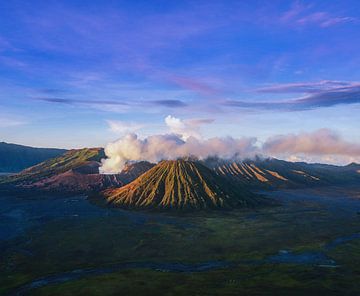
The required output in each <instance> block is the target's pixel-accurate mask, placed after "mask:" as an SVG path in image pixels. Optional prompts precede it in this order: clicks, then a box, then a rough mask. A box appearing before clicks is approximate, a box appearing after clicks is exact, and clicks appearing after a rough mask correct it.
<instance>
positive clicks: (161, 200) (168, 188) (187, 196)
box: [102, 160, 267, 209]
mask: <svg viewBox="0 0 360 296" xmlns="http://www.w3.org/2000/svg"><path fill="white" fill-rule="evenodd" d="M102 197H103V198H104V199H105V201H106V202H107V203H108V204H110V205H113V206H118V207H124V208H140V209H141V208H144V209H146V208H152V209H208V208H209V209H211V208H238V207H255V206H259V205H262V204H264V203H266V202H267V201H266V199H264V198H262V197H260V196H257V195H255V194H253V193H251V192H249V191H247V190H246V189H245V188H244V187H243V186H240V185H239V184H233V183H231V182H229V181H228V180H227V179H225V178H223V177H221V176H219V175H217V174H216V173H215V172H214V171H213V170H211V169H209V168H208V167H206V166H204V165H202V164H201V163H199V162H196V161H187V160H171V161H170V160H169V161H161V162H160V163H158V164H157V165H156V166H154V167H153V168H151V169H150V170H149V171H147V172H145V173H144V174H142V175H141V176H140V177H138V178H137V179H136V180H134V181H133V182H131V183H129V184H127V185H126V186H123V187H120V188H115V189H108V190H105V191H103V192H102Z"/></svg>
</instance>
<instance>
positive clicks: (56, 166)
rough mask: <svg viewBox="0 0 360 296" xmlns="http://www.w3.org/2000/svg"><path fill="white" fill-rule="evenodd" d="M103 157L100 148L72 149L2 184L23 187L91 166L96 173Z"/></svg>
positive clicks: (11, 177) (9, 178) (102, 151)
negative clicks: (14, 184) (71, 170)
mask: <svg viewBox="0 0 360 296" xmlns="http://www.w3.org/2000/svg"><path fill="white" fill-rule="evenodd" d="M104 157H105V154H104V150H103V149H102V148H84V149H73V150H69V151H67V152H66V153H64V154H62V155H60V156H57V157H54V158H51V159H48V160H46V161H44V162H42V163H39V164H37V165H35V166H32V167H30V168H27V169H25V170H23V171H21V172H20V173H18V174H15V175H12V176H10V177H8V178H6V179H5V181H4V182H6V183H16V184H23V185H24V184H32V183H35V182H37V181H40V180H42V179H45V178H49V177H52V176H55V175H59V174H62V173H65V172H66V171H68V170H70V169H76V168H79V167H86V166H87V167H88V169H89V167H91V166H93V167H95V168H94V172H98V167H99V164H98V163H99V162H100V160H101V159H102V158H104Z"/></svg>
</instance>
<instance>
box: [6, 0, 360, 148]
mask: <svg viewBox="0 0 360 296" xmlns="http://www.w3.org/2000/svg"><path fill="white" fill-rule="evenodd" d="M359 65H360V2H359V1H356V0H353V1H346V0H344V1H325V0H324V1H276V0H274V1H256V0H255V1H211V0H210V1H51V0H50V1H35V0H34V1H16V0H12V1H1V3H0V88H1V92H0V140H3V141H8V142H15V143H21V144H27V145H34V146H43V147H49V146H52V147H54V146H55V147H65V148H72V147H84V146H104V145H106V143H108V142H109V141H112V140H115V139H116V138H118V137H120V136H121V135H122V134H123V133H124V132H128V131H136V132H137V133H139V134H140V135H142V136H148V135H151V134H156V133H166V132H168V129H169V127H168V126H166V124H164V118H165V117H166V116H168V115H171V116H174V117H176V118H180V119H181V120H183V121H184V122H187V123H189V124H190V123H192V124H193V125H196V129H198V130H200V131H201V133H202V135H203V137H205V138H208V137H214V136H227V135H230V136H232V137H256V138H257V139H258V141H259V143H261V142H265V141H266V140H267V139H268V138H269V137H274V136H277V135H287V134H297V133H312V132H314V131H317V130H319V129H324V128H325V129H328V130H331V132H334V133H336V134H337V135H339V136H341V139H342V140H344V141H348V142H351V143H360V132H359V126H360V116H359V111H360V67H359Z"/></svg>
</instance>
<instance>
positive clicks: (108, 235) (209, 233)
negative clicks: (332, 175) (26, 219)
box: [0, 201, 360, 295]
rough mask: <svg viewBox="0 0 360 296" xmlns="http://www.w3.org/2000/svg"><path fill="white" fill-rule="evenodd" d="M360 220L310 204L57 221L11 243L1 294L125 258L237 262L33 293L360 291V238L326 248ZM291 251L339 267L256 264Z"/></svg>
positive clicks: (89, 280) (124, 274) (134, 273)
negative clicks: (313, 255)
mask: <svg viewBox="0 0 360 296" xmlns="http://www.w3.org/2000/svg"><path fill="white" fill-rule="evenodd" d="M113 211H115V212H116V211H117V210H116V209H114V210H113ZM359 223H360V221H359V217H357V216H356V215H347V216H337V215H336V212H331V211H329V209H328V208H327V207H323V206H322V205H321V204H317V203H315V202H306V201H301V202H300V201H294V202H293V203H290V204H289V205H286V206H281V207H270V208H262V209H258V210H257V211H255V212H254V211H253V210H246V209H244V210H233V211H227V212H216V211H213V212H196V213H192V214H190V213H181V214H171V215H169V214H166V215H165V214H154V213H152V214H150V213H141V212H140V213H139V212H136V213H131V214H129V215H121V216H117V215H108V216H103V217H97V218H96V217H91V218H81V217H77V218H72V219H67V220H57V221H53V222H51V223H48V224H46V225H44V226H43V227H41V228H38V229H33V230H31V231H29V232H28V233H26V235H24V236H22V237H18V238H17V239H14V240H12V241H9V242H7V244H6V246H5V247H4V248H3V252H2V253H1V255H0V261H1V262H2V263H1V268H0V287H1V288H0V294H2V293H3V294H5V293H6V292H9V291H12V290H13V289H14V288H16V287H19V286H21V285H23V284H25V283H28V282H30V281H32V280H35V279H38V278H41V277H43V276H47V275H52V274H58V273H61V272H66V271H71V270H77V269H86V268H103V267H111V266H113V265H114V264H115V265H116V264H118V263H123V262H184V263H185V262H188V263H199V262H207V261H214V260H224V261H229V262H237V264H236V265H235V266H233V267H231V268H228V269H219V270H213V271H207V272H199V273H174V272H161V271H156V270H149V269H124V270H121V271H116V272H112V273H109V274H105V275H101V276H100V275H98V276H89V277H85V278H83V279H79V280H74V281H70V282H66V283H62V284H55V285H49V286H46V287H43V288H40V289H35V290H33V291H32V294H30V295H74V294H75V295H304V294H307V295H321V294H322V295H358V292H359V291H360V270H359V266H360V252H359V250H360V241H359V239H357V240H353V241H349V242H347V243H344V244H342V245H339V246H337V247H335V248H332V249H329V250H327V249H326V247H325V246H326V244H327V243H329V242H331V241H333V240H334V239H336V238H338V237H341V236H347V235H351V234H353V233H357V232H359V230H360V228H359ZM284 249H285V250H292V251H293V252H303V251H314V252H317V251H322V252H325V253H326V255H328V256H330V257H331V258H332V259H334V260H336V262H337V264H338V267H336V268H326V267H321V266H318V265H311V264H308V265H306V264H305V265H301V264H300V265H297V264H270V263H263V264H252V263H251V262H253V261H254V262H258V261H260V262H261V260H262V261H263V260H264V259H266V258H267V257H268V256H270V255H273V254H277V253H278V252H279V250H284Z"/></svg>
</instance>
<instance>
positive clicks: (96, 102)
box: [35, 97, 128, 105]
mask: <svg viewBox="0 0 360 296" xmlns="http://www.w3.org/2000/svg"><path fill="white" fill-rule="evenodd" d="M35 100H38V101H44V102H48V103H59V104H70V105H128V104H127V103H126V102H121V101H117V100H80V99H79V100H78V99H65V98H51V97H49V98H35Z"/></svg>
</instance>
